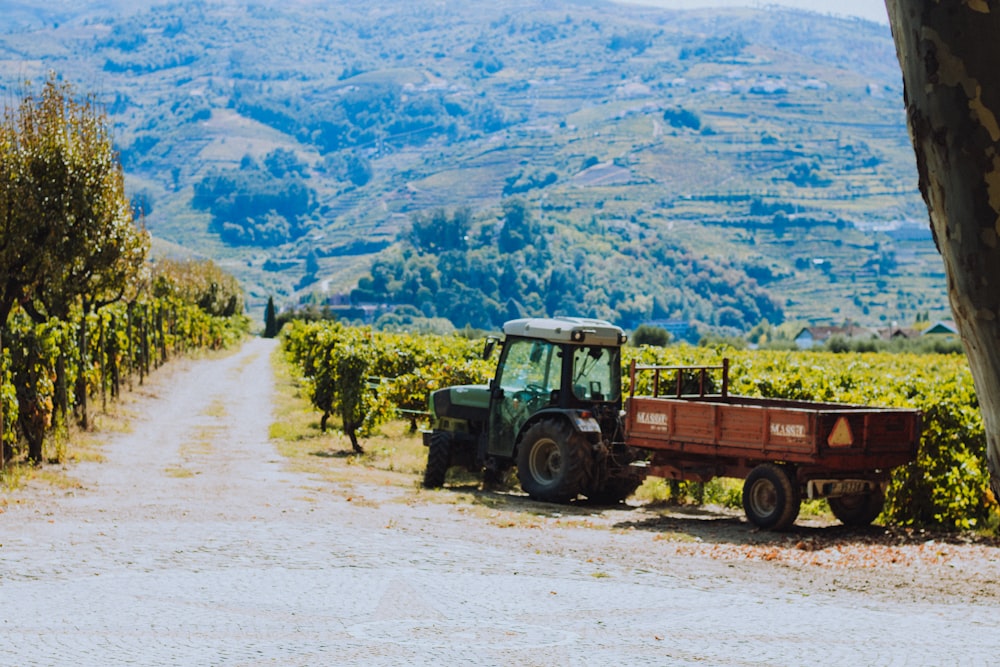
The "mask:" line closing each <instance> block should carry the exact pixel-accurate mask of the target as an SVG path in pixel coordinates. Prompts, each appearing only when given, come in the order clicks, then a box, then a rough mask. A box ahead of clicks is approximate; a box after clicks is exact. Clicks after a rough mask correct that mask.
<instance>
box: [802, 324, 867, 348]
mask: <svg viewBox="0 0 1000 667" xmlns="http://www.w3.org/2000/svg"><path fill="white" fill-rule="evenodd" d="M834 336H840V337H841V338H844V339H846V340H871V339H873V338H881V336H880V335H879V332H878V329H873V328H871V327H862V326H858V325H857V324H848V325H846V326H841V327H806V328H804V329H802V330H801V331H800V332H799V333H798V335H797V336H795V345H797V346H798V348H799V349H800V350H810V349H812V348H814V347H819V346H821V345H823V344H825V343H826V341H828V340H829V339H831V338H833V337H834Z"/></svg>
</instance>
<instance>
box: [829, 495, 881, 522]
mask: <svg viewBox="0 0 1000 667" xmlns="http://www.w3.org/2000/svg"><path fill="white" fill-rule="evenodd" d="M827 502H828V503H830V511H832V512H833V516H835V517H837V519H838V520H840V523H842V524H844V525H845V526H851V527H852V528H863V527H864V526H870V525H871V523H872V521H874V520H875V518H876V517H877V516H878V515H879V514H881V513H882V508H883V507H884V506H885V494H884V493H882V490H881V489H876V490H875V491H872V492H871V493H858V494H855V495H850V496H840V497H837V498H827Z"/></svg>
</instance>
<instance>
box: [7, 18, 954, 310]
mask: <svg viewBox="0 0 1000 667" xmlns="http://www.w3.org/2000/svg"><path fill="white" fill-rule="evenodd" d="M81 4H82V5H84V6H86V4H85V3H81ZM28 9H29V8H27V7H26V5H24V4H23V3H22V4H18V3H4V2H0V11H6V10H10V11H11V12H12V14H11V15H12V16H13V15H17V16H18V17H22V16H35V17H39V16H40V18H36V19H29V18H19V19H18V21H17V25H18V26H20V27H19V28H15V29H16V30H17V31H16V32H11V33H10V34H7V35H3V36H0V59H2V60H3V61H4V63H5V65H4V68H3V71H4V72H5V80H4V83H5V84H6V85H7V86H8V90H16V84H17V79H20V78H24V77H30V78H34V79H36V80H37V79H38V78H40V77H41V76H42V75H43V73H44V71H45V70H46V69H49V68H51V69H55V70H56V71H59V72H60V73H62V74H63V75H64V76H66V77H67V78H69V79H70V80H71V81H73V82H74V83H75V84H77V85H78V87H80V88H81V89H83V90H93V91H95V92H96V93H97V94H98V95H99V96H100V97H101V99H103V100H105V101H106V102H107V103H108V107H109V110H110V111H111V114H112V115H111V118H112V120H113V122H114V123H115V125H116V136H118V138H119V143H120V145H121V147H122V157H123V161H124V163H125V164H126V167H127V171H128V174H129V180H130V186H131V188H132V191H133V192H136V193H142V194H143V196H145V197H148V200H149V202H150V204H151V206H152V210H151V213H150V215H149V216H148V225H149V227H150V229H151V230H152V232H153V233H154V235H156V236H157V237H159V238H162V239H163V240H165V241H168V242H170V243H173V244H178V245H180V246H186V247H188V248H190V249H193V250H195V251H197V252H200V253H204V254H208V255H211V256H213V257H215V258H217V259H219V260H220V261H222V263H223V264H224V265H226V266H227V267H229V268H231V269H232V270H234V271H235V272H236V273H237V274H238V275H240V277H241V278H242V279H243V280H244V282H245V283H246V284H247V286H248V288H249V289H250V291H251V294H252V298H254V299H255V300H256V301H258V302H259V301H260V300H262V299H266V295H267V294H268V293H275V294H277V295H279V301H281V296H280V295H282V294H290V292H291V290H292V289H293V288H294V287H296V286H299V287H302V288H303V290H304V291H306V292H308V291H312V290H315V289H319V288H321V287H324V286H329V287H330V289H332V290H333V291H348V290H350V289H351V288H352V287H353V286H354V285H355V284H356V281H357V279H358V278H359V277H361V275H362V273H363V271H364V267H365V266H366V265H367V262H368V260H367V259H366V255H364V254H358V252H359V251H360V252H362V253H364V252H365V251H366V250H371V249H374V248H379V247H383V246H385V245H387V244H390V243H393V242H395V241H396V239H397V236H398V234H399V233H400V231H402V230H405V229H406V227H407V226H408V225H409V221H410V216H411V215H412V214H414V213H419V212H421V211H428V210H432V209H434V208H437V207H446V208H448V209H450V210H453V209H456V208H459V207H469V208H470V209H471V210H472V212H473V217H474V218H475V222H476V226H477V228H479V227H482V228H486V229H493V228H495V227H496V224H498V223H499V221H500V220H501V214H500V206H499V204H500V202H501V200H502V199H503V198H504V197H505V196H511V195H515V196H518V197H522V198H524V199H525V200H526V201H527V202H529V204H530V210H531V211H532V212H533V214H534V215H536V216H537V217H539V218H540V220H541V221H542V222H544V223H545V224H544V228H545V229H546V230H547V232H546V233H547V234H548V235H549V236H550V237H551V238H552V242H551V243H550V244H549V245H550V246H551V247H556V248H568V250H561V251H560V253H557V254H556V255H554V256H553V257H552V258H550V259H549V265H548V270H552V269H554V268H558V267H565V266H572V265H574V264H579V262H580V260H579V259H578V258H577V259H570V258H569V257H567V256H566V254H567V253H569V252H572V251H573V249H574V248H575V249H579V250H581V251H583V252H584V253H585V254H587V253H588V252H590V251H592V250H593V251H595V252H596V251H597V247H598V245H599V244H596V243H595V244H593V247H588V244H587V242H586V239H587V238H588V237H587V236H586V235H584V236H583V237H579V236H578V235H577V233H576V232H573V231H572V230H574V229H586V228H588V226H592V225H595V224H596V225H597V227H598V228H600V229H603V230H611V231H612V232H613V233H614V234H615V235H616V236H615V238H618V239H619V241H618V242H616V243H613V244H611V246H610V247H609V246H606V245H601V246H600V247H601V250H600V251H599V252H601V253H602V256H601V257H599V258H598V257H595V258H594V260H593V261H592V263H591V264H592V266H594V267H596V266H600V265H602V264H603V263H604V261H605V260H606V259H607V255H608V253H611V256H612V258H614V257H617V258H619V259H618V260H617V261H619V262H625V261H627V262H629V263H631V264H635V265H641V267H640V268H641V270H638V273H639V274H640V276H639V277H638V278H636V279H635V280H631V279H628V280H626V279H625V278H614V280H616V281H618V280H625V282H626V283H627V287H628V288H629V289H632V290H639V291H642V290H646V291H647V292H650V293H651V294H647V295H645V296H651V295H652V294H656V293H658V292H661V291H664V290H666V289H669V288H670V287H671V286H669V285H658V283H657V279H656V276H657V273H659V272H658V271H657V261H660V260H656V259H653V258H649V257H644V256H641V253H640V255H639V256H634V255H633V256H629V255H627V254H623V253H622V251H623V250H627V247H628V244H630V243H638V244H640V245H641V244H642V243H643V242H644V240H648V239H649V238H654V237H657V238H659V237H669V239H670V241H671V243H672V244H676V245H679V246H681V247H682V250H683V254H684V255H690V256H691V257H705V258H706V259H708V258H714V260H713V261H715V263H721V264H724V265H725V266H727V267H729V266H742V267H744V268H745V269H748V270H749V273H748V277H747V279H746V280H747V282H753V283H757V282H758V281H760V285H761V286H762V287H763V288H764V289H765V290H766V291H767V292H769V293H770V294H771V295H772V297H773V298H774V299H775V300H776V301H777V302H779V303H780V304H781V308H782V309H783V311H784V313H785V316H787V317H793V318H810V319H817V320H822V319H826V320H829V321H838V320H840V319H843V318H845V317H855V318H857V319H866V318H870V319H873V320H877V319H882V320H884V321H888V320H902V321H907V320H909V319H912V316H913V314H914V313H916V312H920V311H925V310H931V311H934V312H935V313H943V312H944V311H945V308H944V303H945V301H944V296H943V279H941V273H942V272H941V269H940V261H939V260H937V258H936V257H935V256H934V253H933V246H932V244H931V243H930V242H929V240H928V239H927V237H926V235H924V234H922V233H918V234H917V235H916V236H917V238H916V239H915V240H914V239H913V238H912V236H913V235H912V234H898V235H896V237H895V238H894V237H892V236H888V235H885V234H883V233H882V232H880V231H877V230H880V229H891V228H898V227H900V225H901V224H902V225H903V226H904V227H906V225H910V226H913V227H915V228H916V229H921V228H923V227H925V225H923V223H922V222H912V221H921V220H922V219H923V218H924V217H926V212H925V211H923V210H922V204H921V203H920V201H919V196H918V194H917V193H916V191H915V185H914V184H915V181H916V175H915V170H914V168H913V165H912V162H913V159H912V149H910V147H909V144H908V138H907V136H906V131H905V126H904V124H903V120H904V119H903V114H902V101H901V99H902V92H901V83H900V77H899V75H898V71H897V66H896V63H895V60H894V58H895V56H894V51H893V48H892V42H891V39H890V36H889V34H888V30H887V29H886V28H885V27H884V26H878V25H875V24H871V23H867V22H864V21H845V20H838V19H830V18H826V17H821V16H817V15H812V14H809V13H805V12H796V11H780V12H779V11H776V10H766V11H754V10H731V11H726V12H720V13H718V14H713V13H707V12H668V11H662V10H651V9H649V10H647V9H642V8H635V7H623V6H618V5H611V4H605V3H600V2H589V3H577V2H563V3H544V4H543V3H536V2H511V3H503V4H499V3H493V4H488V3H469V2H464V3H459V2H435V3H431V2H426V3H425V2H411V3H398V2H376V3H368V4H366V5H365V7H364V9H363V10H359V9H356V8H355V7H354V6H353V5H350V4H347V3H343V4H339V3H318V4H308V3H292V4H288V5H283V6H280V7H279V6H278V5H274V6H268V5H266V4H262V3H258V4H254V5H250V6H243V5H242V4H240V3H202V2H182V3H176V4H172V5H163V6H155V7H153V8H152V9H140V10H137V11H136V13H126V12H125V11H124V10H120V11H117V10H112V11H108V10H107V9H103V8H100V7H98V8H95V9H93V10H88V11H84V10H83V9H80V8H79V7H77V8H76V9H70V8H68V7H67V8H64V9H63V8H60V7H58V6H56V7H55V8H52V9H50V10H48V11H49V13H48V14H44V15H40V14H38V13H36V14H34V15H32V14H30V12H28ZM61 11H65V12H67V13H65V14H62V13H60V12H61ZM71 11H78V12H79V13H78V14H76V15H73V14H70V13H69V12H71ZM31 20H36V21H37V23H36V24H35V26H34V27H32V28H31V29H28V28H26V27H25V26H26V25H28V24H29V23H30V21H31ZM57 24H58V25H57ZM352 96H353V97H354V98H356V99H355V100H354V102H355V103H354V104H353V106H352ZM383 98H384V99H383ZM376 102H377V103H376ZM355 108H356V109H355ZM352 110H360V111H358V113H354V114H353V115H352ZM338 124H339V125H338ZM276 149H281V150H284V151H288V152H291V153H293V154H294V155H295V156H296V157H297V159H298V160H299V161H300V162H301V163H302V164H303V165H304V168H303V169H302V172H301V180H302V182H303V183H304V184H306V187H308V188H309V189H310V190H311V191H312V192H313V193H314V196H315V201H316V206H315V207H314V208H310V207H305V208H299V209H295V210H296V211H300V212H297V213H292V215H295V216H301V219H300V218H295V219H294V220H288V219H286V221H285V223H282V222H281V219H280V218H281V217H282V216H281V215H278V216H277V217H275V216H270V217H268V215H269V212H268V211H262V212H260V213H259V215H258V217H259V218H260V220H259V221H258V220H256V219H252V220H251V218H252V217H253V216H251V218H247V217H246V216H244V219H242V220H237V221H229V225H230V226H229V227H226V224H227V221H225V220H221V221H220V220H217V219H215V218H213V216H216V214H215V213H214V212H212V211H211V210H210V209H206V210H204V211H198V210H195V209H194V208H193V200H194V196H193V192H194V187H195V186H196V185H198V184H199V183H202V182H203V181H204V179H205V178H206V177H210V176H212V174H215V177H216V178H218V177H220V176H222V177H225V178H230V177H231V178H233V179H235V180H239V179H240V174H241V162H243V161H244V160H243V158H244V156H246V155H248V154H249V155H250V156H252V158H253V161H254V162H255V163H256V164H257V165H258V166H259V165H260V164H263V163H264V162H265V161H266V159H267V158H268V156H273V155H274V152H275V150H276ZM352 160H353V161H354V163H352ZM365 170H367V172H366V171H365ZM231 194H232V196H233V197H234V198H238V197H239V195H240V191H239V189H238V188H237V189H235V190H233V191H232V193H231ZM230 210H232V209H230ZM275 213H278V211H275ZM222 215H223V216H224V215H228V213H226V212H225V211H224V212H223V213H222ZM241 215H242V214H241ZM216 217H218V216H216ZM247 220H251V221H250V223H248V222H247ZM907 220H910V221H911V222H907ZM283 224H284V225H286V226H287V228H288V229H289V230H293V229H294V233H292V232H291V231H290V232H289V233H288V234H286V235H284V236H282V230H283V229H285V226H283ZM240 225H243V226H242V227H240ZM258 228H259V229H263V230H265V231H267V233H266V234H261V235H259V238H267V239H270V241H272V242H273V241H275V240H276V239H277V240H280V243H279V244H278V245H276V246H275V245H272V244H271V243H268V244H265V246H266V247H265V246H261V245H260V244H258V245H254V243H255V242H256V241H255V239H256V238H258V236H255V234H253V233H249V234H248V233H244V235H243V236H239V234H238V230H239V229H243V230H247V229H250V230H251V231H256V230H257V229H258ZM225 229H230V230H231V231H232V230H234V229H235V230H236V231H233V234H235V236H230V237H227V238H230V240H231V241H232V240H233V239H236V240H237V241H239V239H243V241H244V243H243V245H236V246H230V245H226V244H224V243H222V242H221V240H220V236H219V234H220V233H224V230H225ZM275 230H277V231H275ZM247 240H250V241H252V242H251V243H245V241H247ZM166 247H168V246H167V245H166V244H163V245H161V246H160V249H161V251H162V250H163V249H164V248H166ZM310 251H311V252H312V255H313V257H312V258H311V259H312V261H313V262H314V264H313V265H311V266H307V262H306V260H307V259H310V257H309V255H310ZM629 252H631V251H629ZM626 258H627V259H626ZM613 263H614V260H613V259H612V264H613ZM588 266H590V265H588ZM726 270H727V271H729V270H731V269H726ZM586 273H587V275H588V280H589V281H590V282H591V283H593V282H594V281H597V282H600V280H601V277H600V275H598V272H596V271H594V270H588V271H587V272H586ZM751 275H752V276H753V277H749V276H751ZM548 278H551V276H543V283H544V279H548ZM608 280H611V278H608ZM587 287H588V288H593V287H594V285H588V286H587ZM597 287H602V286H601V285H597ZM591 291H593V290H591ZM614 291H620V290H614ZM611 292H612V290H610V289H601V290H598V291H597V292H595V294H597V295H598V297H597V298H602V299H612V298H613V297H612V295H611ZM637 296H643V295H642V294H626V295H625V297H626V298H625V300H626V301H629V302H630V303H631V305H629V306H628V308H627V310H628V313H629V317H630V318H637V319H640V320H641V319H643V318H652V317H653V316H654V312H653V311H654V310H655V308H654V306H653V305H649V310H648V312H645V313H643V312H641V310H642V308H641V307H638V306H636V305H635V304H636V297H637ZM286 300H287V297H286ZM640 301H641V300H640ZM650 301H651V300H650ZM592 307H593V309H594V311H595V312H601V313H605V314H607V315H608V316H612V317H620V316H622V315H623V311H622V310H621V309H619V308H618V306H617V304H611V303H604V304H596V305H595V304H592ZM636 308H639V310H638V311H637V310H636ZM684 309H685V306H684V305H683V303H681V302H678V303H677V304H675V306H674V307H671V308H669V309H667V310H668V311H669V312H668V316H669V317H674V316H676V317H680V318H686V317H688V318H690V317H692V316H693V315H695V313H691V312H684ZM661 310H662V309H661ZM750 312H752V310H751V311H750ZM661 314H662V313H661ZM697 318H698V319H703V318H704V313H699V314H697ZM709 323H710V324H718V322H714V323H713V322H709ZM459 324H461V323H459Z"/></svg>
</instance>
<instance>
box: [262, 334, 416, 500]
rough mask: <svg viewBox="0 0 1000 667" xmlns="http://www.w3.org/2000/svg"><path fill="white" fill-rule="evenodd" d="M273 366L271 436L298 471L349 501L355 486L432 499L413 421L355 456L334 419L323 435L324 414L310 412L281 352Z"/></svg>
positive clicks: (383, 433) (384, 432) (368, 442)
mask: <svg viewBox="0 0 1000 667" xmlns="http://www.w3.org/2000/svg"><path fill="white" fill-rule="evenodd" d="M272 361H273V365H274V371H275V381H276V389H277V391H276V394H275V411H274V412H275V414H276V415H277V418H276V420H275V421H274V422H273V423H272V424H271V428H270V437H271V439H272V440H273V441H274V442H275V445H276V447H277V449H278V452H279V453H280V454H281V455H282V456H284V457H286V458H287V459H288V460H289V462H290V465H291V466H292V467H293V468H294V469H295V470H298V471H301V472H305V473H308V474H310V475H316V476H319V477H320V478H322V479H324V480H326V481H328V482H332V483H334V484H335V485H336V487H337V492H338V493H341V494H343V495H344V496H345V497H351V495H352V493H353V489H354V484H355V483H364V484H366V485H373V484H374V485H378V486H385V487H391V488H395V489H405V490H407V491H417V492H421V493H426V494H429V495H431V494H433V492H429V491H423V490H422V489H420V488H419V486H420V479H421V475H422V474H423V470H424V464H425V461H426V456H427V453H426V449H425V448H424V446H423V441H422V438H421V435H420V433H419V432H417V433H412V432H410V426H409V422H406V421H393V422H390V423H388V424H385V425H384V426H382V427H381V428H380V430H379V432H378V433H374V434H372V435H370V436H369V437H367V438H365V439H363V440H362V443H361V444H362V446H363V447H364V449H365V453H364V454H355V453H354V452H353V451H352V449H351V443H350V440H349V439H348V438H347V437H346V436H345V435H344V434H343V433H341V432H339V431H337V430H336V420H335V419H334V418H331V420H330V423H329V426H330V427H331V428H330V429H328V430H327V432H325V433H323V432H321V431H320V429H319V421H320V416H321V415H320V414H319V413H318V412H316V411H315V410H314V409H313V408H312V406H311V404H310V402H309V399H308V398H307V397H306V395H305V393H304V391H303V388H302V386H301V383H300V381H299V380H298V379H297V378H296V377H294V375H293V373H292V368H291V364H290V363H289V362H288V361H287V360H286V359H285V357H284V354H283V353H282V351H281V350H280V349H279V350H276V351H275V353H274V357H273V359H272Z"/></svg>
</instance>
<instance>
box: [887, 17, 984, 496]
mask: <svg viewBox="0 0 1000 667" xmlns="http://www.w3.org/2000/svg"><path fill="white" fill-rule="evenodd" d="M886 8H887V9H888V11H889V23H890V25H891V26H892V33H893V37H894V39H895V42H896V52H897V55H898V57H899V63H900V65H901V67H902V71H903V83H904V90H905V94H904V96H905V104H906V112H907V120H908V124H909V128H910V135H911V138H912V139H913V147H914V151H915V152H916V158H917V169H918V172H919V178H920V192H921V194H922V195H923V197H924V201H925V202H926V204H927V209H928V211H929V212H930V224H931V231H932V232H933V234H934V241H935V243H936V244H937V248H938V251H939V252H940V253H941V257H942V258H943V259H944V266H945V273H946V275H947V279H948V297H949V299H950V301H951V309H952V312H953V313H954V316H955V322H956V324H957V325H958V330H959V333H960V334H961V337H962V341H963V343H964V344H965V349H966V353H967V354H968V357H969V366H970V368H971V370H972V377H973V380H974V382H975V386H976V394H977V395H978V398H979V404H980V407H981V410H982V414H983V422H984V426H985V429H986V441H987V445H986V446H987V459H988V463H989V470H990V486H991V488H992V489H993V493H994V495H995V496H996V497H998V498H1000V48H998V47H997V45H998V44H1000V3H998V2H997V0H886Z"/></svg>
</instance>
